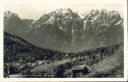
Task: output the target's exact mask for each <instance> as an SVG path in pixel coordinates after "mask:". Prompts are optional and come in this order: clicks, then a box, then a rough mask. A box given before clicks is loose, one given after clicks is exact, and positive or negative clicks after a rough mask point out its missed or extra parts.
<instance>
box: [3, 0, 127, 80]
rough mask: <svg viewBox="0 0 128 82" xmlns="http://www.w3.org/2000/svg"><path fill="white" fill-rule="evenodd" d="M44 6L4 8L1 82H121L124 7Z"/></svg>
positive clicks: (80, 4) (122, 73)
mask: <svg viewBox="0 0 128 82" xmlns="http://www.w3.org/2000/svg"><path fill="white" fill-rule="evenodd" d="M48 1H49V2H48ZM48 1H47V2H44V3H43V0H42V3H40V2H38V3H31V4H30V3H25V4H24V3H5V4H4V6H3V10H4V12H3V78H35V79H36V78H68V79H70V78H99V79H100V78H124V73H125V71H124V59H125V56H124V46H125V44H124V39H125V38H124V36H125V35H124V32H125V31H124V30H125V27H124V26H125V21H124V18H125V15H124V5H123V4H119V3H118V4H114V3H80V2H77V3H75V2H74V3H73V0H69V1H72V3H71V2H68V3H67V2H64V3H63V2H61V1H60V2H58V3H57V2H56V3H55V2H53V3H52V2H50V0H48ZM85 1H87V0H85ZM120 1H121V0H120Z"/></svg>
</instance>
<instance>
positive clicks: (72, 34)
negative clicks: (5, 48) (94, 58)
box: [4, 8, 123, 52]
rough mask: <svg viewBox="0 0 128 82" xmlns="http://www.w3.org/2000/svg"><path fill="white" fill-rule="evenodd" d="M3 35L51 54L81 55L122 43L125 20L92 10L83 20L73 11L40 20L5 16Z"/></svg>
mask: <svg viewBox="0 0 128 82" xmlns="http://www.w3.org/2000/svg"><path fill="white" fill-rule="evenodd" d="M4 31H5V32H7V33H10V34H12V35H16V36H19V37H21V38H23V39H25V40H26V41H28V42H29V43H31V44H33V45H35V46H38V47H41V48H48V49H52V50H59V51H63V52H78V51H81V50H87V49H92V48H98V47H103V46H110V45H114V44H119V43H122V42H123V18H121V16H120V14H119V13H118V12H116V11H107V10H105V9H102V10H91V11H90V12H89V13H88V14H87V15H85V17H84V18H81V17H80V15H79V14H78V13H77V12H73V11H72V10H71V9H70V8H67V9H56V10H55V11H52V12H50V13H48V14H44V15H42V16H41V17H40V18H39V19H38V20H33V19H21V18H20V17H19V16H18V15H17V14H16V13H12V12H10V11H7V12H5V13H4Z"/></svg>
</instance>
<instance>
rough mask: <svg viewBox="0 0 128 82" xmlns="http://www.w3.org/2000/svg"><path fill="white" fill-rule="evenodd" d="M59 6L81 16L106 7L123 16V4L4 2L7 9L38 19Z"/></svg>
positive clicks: (28, 17)
mask: <svg viewBox="0 0 128 82" xmlns="http://www.w3.org/2000/svg"><path fill="white" fill-rule="evenodd" d="M59 8H70V9H72V11H74V12H78V13H79V14H80V15H81V16H82V15H85V14H86V13H87V12H88V11H89V10H92V9H106V10H108V11H117V12H119V13H120V14H121V16H122V17H123V16H124V14H123V11H124V8H123V5H122V4H110V3H88V4H87V3H39V4H38V3H36V4H34V3H32V4H26V3H25V4H24V3H6V4H4V10H5V11H11V12H13V13H17V14H18V15H19V17H21V18H22V19H38V18H39V17H40V16H42V15H43V14H46V13H49V12H51V11H54V10H56V9H59Z"/></svg>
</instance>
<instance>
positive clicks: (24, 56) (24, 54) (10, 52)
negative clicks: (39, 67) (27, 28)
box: [4, 32, 61, 63]
mask: <svg viewBox="0 0 128 82" xmlns="http://www.w3.org/2000/svg"><path fill="white" fill-rule="evenodd" d="M57 53H61V52H59V51H52V50H50V49H43V48H39V47H36V46H34V45H32V44H30V43H28V42H27V41H25V40H24V39H22V38H20V37H17V36H14V35H11V34H8V33H6V32H4V60H5V62H6V63H8V62H13V61H15V62H19V61H20V62H33V61H35V60H37V59H38V60H41V59H44V60H47V59H49V60H50V59H52V57H53V55H54V54H57Z"/></svg>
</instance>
